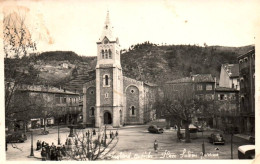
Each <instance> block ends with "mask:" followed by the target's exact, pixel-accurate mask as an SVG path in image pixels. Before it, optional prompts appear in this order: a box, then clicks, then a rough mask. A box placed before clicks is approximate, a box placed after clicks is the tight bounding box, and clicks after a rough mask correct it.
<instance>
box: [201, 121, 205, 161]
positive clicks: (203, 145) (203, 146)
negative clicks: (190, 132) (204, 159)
mask: <svg viewBox="0 0 260 164" xmlns="http://www.w3.org/2000/svg"><path fill="white" fill-rule="evenodd" d="M201 128H202V140H203V142H202V155H203V156H204V155H205V144H204V136H203V126H201Z"/></svg>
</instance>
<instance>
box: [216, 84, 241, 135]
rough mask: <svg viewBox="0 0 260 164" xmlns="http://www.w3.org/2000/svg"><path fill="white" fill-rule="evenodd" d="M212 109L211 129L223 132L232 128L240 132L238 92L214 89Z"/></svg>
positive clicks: (224, 88)
mask: <svg viewBox="0 0 260 164" xmlns="http://www.w3.org/2000/svg"><path fill="white" fill-rule="evenodd" d="M214 107H215V109H216V115H215V120H214V121H213V123H214V125H213V127H215V128H218V129H221V130H225V129H227V128H229V127H230V126H233V127H234V128H235V129H236V130H235V131H237V132H239V131H240V129H241V128H240V126H239V124H240V123H239V121H240V120H239V117H240V115H239V91H238V90H236V89H235V88H227V87H217V88H216V89H215V101H214Z"/></svg>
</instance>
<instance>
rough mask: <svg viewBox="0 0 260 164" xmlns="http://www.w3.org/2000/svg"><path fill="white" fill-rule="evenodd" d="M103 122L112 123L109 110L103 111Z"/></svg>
mask: <svg viewBox="0 0 260 164" xmlns="http://www.w3.org/2000/svg"><path fill="white" fill-rule="evenodd" d="M104 124H112V116H111V114H110V113H109V112H105V113H104Z"/></svg>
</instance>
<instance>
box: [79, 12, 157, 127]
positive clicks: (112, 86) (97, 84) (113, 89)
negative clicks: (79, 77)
mask: <svg viewBox="0 0 260 164" xmlns="http://www.w3.org/2000/svg"><path fill="white" fill-rule="evenodd" d="M157 88H158V87H157V85H155V84H151V83H145V82H142V81H137V80H134V79H131V78H128V77H125V76H123V72H122V67H121V62H120V44H119V40H118V38H116V37H114V35H113V28H112V26H111V23H110V19H109V13H107V17H106V21H105V25H104V27H103V32H102V35H101V37H100V38H99V40H98V42H97V65H96V79H95V80H92V81H89V82H87V83H85V84H84V86H83V111H82V113H83V123H84V124H91V125H93V126H95V127H102V126H104V125H111V126H113V127H120V126H123V125H129V124H144V123H146V122H148V121H150V120H152V119H153V118H154V117H155V109H154V102H155V98H156V94H157Z"/></svg>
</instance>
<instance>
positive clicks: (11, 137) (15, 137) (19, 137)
mask: <svg viewBox="0 0 260 164" xmlns="http://www.w3.org/2000/svg"><path fill="white" fill-rule="evenodd" d="M25 140H27V136H26V134H25V133H23V132H14V133H9V134H6V142H7V143H11V142H24V141H25Z"/></svg>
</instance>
